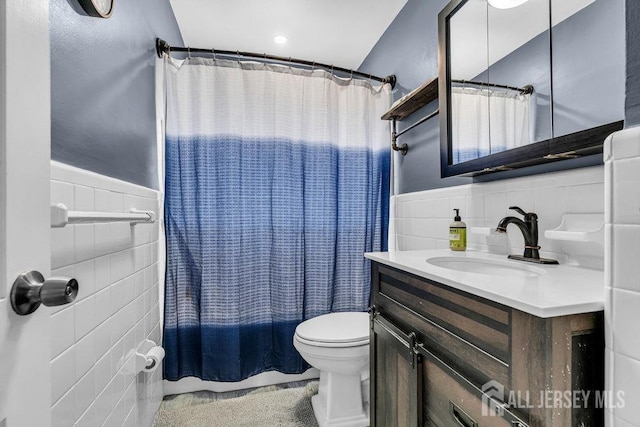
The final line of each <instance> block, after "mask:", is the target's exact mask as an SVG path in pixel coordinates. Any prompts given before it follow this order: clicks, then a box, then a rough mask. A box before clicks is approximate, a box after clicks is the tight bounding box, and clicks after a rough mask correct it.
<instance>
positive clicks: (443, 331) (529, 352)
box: [365, 250, 604, 427]
mask: <svg viewBox="0 0 640 427" xmlns="http://www.w3.org/2000/svg"><path fill="white" fill-rule="evenodd" d="M365 256H366V257H367V258H369V259H371V260H372V277H371V281H372V309H371V316H370V318H371V338H370V351H371V355H370V367H371V368H370V369H371V398H370V413H371V425H372V426H378V427H380V426H385V427H387V426H438V427H448V426H464V427H476V426H477V427H482V426H490V427H496V426H581V425H585V426H597V425H603V424H604V415H603V410H602V409H598V408H596V406H598V405H597V404H600V406H601V403H602V402H601V401H600V402H596V399H597V398H600V397H601V395H600V396H596V394H597V393H598V394H601V393H602V390H603V388H604V324H603V323H604V321H603V312H602V310H603V307H604V285H603V273H602V272H600V271H595V270H587V269H581V268H574V267H569V266H566V265H558V266H544V267H539V266H533V265H528V263H523V262H520V261H512V260H506V258H505V257H504V256H497V255H492V254H487V253H481V252H466V253H461V254H452V253H451V252H450V251H447V250H423V251H406V252H391V253H371V254H366V255H365Z"/></svg>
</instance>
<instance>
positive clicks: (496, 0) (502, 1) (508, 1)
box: [487, 0, 528, 9]
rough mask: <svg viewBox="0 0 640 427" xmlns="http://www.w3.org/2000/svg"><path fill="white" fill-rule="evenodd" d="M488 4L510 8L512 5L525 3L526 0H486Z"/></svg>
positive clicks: (499, 7)
mask: <svg viewBox="0 0 640 427" xmlns="http://www.w3.org/2000/svg"><path fill="white" fill-rule="evenodd" d="M487 1H488V2H489V4H490V5H491V6H493V7H495V8H496V9H511V8H512V7H516V6H520V5H521V4H524V3H526V2H527V1H528V0H487Z"/></svg>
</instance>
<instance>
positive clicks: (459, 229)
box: [449, 209, 467, 251]
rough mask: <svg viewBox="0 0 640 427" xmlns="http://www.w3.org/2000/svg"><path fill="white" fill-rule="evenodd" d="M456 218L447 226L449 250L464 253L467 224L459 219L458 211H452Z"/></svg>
mask: <svg viewBox="0 0 640 427" xmlns="http://www.w3.org/2000/svg"><path fill="white" fill-rule="evenodd" d="M454 211H456V216H455V217H454V218H453V222H452V223H451V225H449V248H450V249H451V250H452V251H464V250H466V249H467V224H465V223H464V222H462V218H460V209H454Z"/></svg>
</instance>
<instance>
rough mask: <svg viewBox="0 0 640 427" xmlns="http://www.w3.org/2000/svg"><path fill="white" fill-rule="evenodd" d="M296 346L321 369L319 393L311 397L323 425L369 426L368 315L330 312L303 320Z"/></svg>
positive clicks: (297, 334) (307, 359)
mask: <svg viewBox="0 0 640 427" xmlns="http://www.w3.org/2000/svg"><path fill="white" fill-rule="evenodd" d="M293 345H294V347H295V348H296V349H297V350H298V352H299V353H300V355H301V356H302V357H303V358H304V360H306V361H307V362H308V363H309V364H310V365H311V366H313V367H314V368H316V369H318V370H320V385H319V388H318V394H317V395H315V396H313V397H312V398H311V404H312V405H313V412H314V413H315V416H316V420H317V421H318V424H319V426H320V427H327V426H340V427H365V426H368V425H369V414H368V402H366V399H367V396H368V394H369V393H368V390H365V393H364V396H365V399H363V388H366V385H365V387H362V383H363V381H364V382H366V383H367V384H368V378H369V316H368V314H367V313H330V314H325V315H322V316H318V317H314V318H313V319H309V320H307V321H304V322H302V323H301V324H299V325H298V327H297V328H296V333H295V335H294V337H293Z"/></svg>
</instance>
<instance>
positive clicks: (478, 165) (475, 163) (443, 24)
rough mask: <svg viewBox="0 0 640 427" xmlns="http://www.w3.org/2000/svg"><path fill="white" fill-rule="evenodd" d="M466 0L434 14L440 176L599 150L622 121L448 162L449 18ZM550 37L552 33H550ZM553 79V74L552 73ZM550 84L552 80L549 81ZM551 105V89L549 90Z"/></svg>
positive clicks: (501, 168)
mask: <svg viewBox="0 0 640 427" xmlns="http://www.w3.org/2000/svg"><path fill="white" fill-rule="evenodd" d="M467 1H468V0H452V1H451V2H450V3H449V4H448V5H447V6H445V8H444V9H442V11H441V12H440V13H439V14H438V96H439V106H440V175H441V177H442V178H446V177H450V176H457V175H464V176H475V175H482V174H487V173H492V172H500V171H505V170H511V169H517V168H522V167H526V166H533V165H539V164H542V163H549V162H555V161H558V160H566V159H574V158H577V157H582V156H588V155H592V154H602V146H603V144H604V140H605V138H607V136H609V135H610V134H612V133H613V132H615V131H618V130H621V129H622V128H623V127H624V121H623V120H620V121H617V122H612V123H608V124H605V125H602V126H597V127H594V128H590V129H586V130H583V131H579V132H575V133H572V134H568V135H563V136H559V137H555V138H551V139H548V140H545V141H540V142H534V143H531V144H529V145H526V146H523V147H518V148H513V149H511V150H506V151H502V152H500V153H495V154H490V155H488V156H484V157H480V158H477V159H474V160H469V161H466V162H462V163H457V164H452V162H451V159H452V154H451V144H449V135H451V120H450V117H451V114H450V102H449V99H450V95H451V92H450V88H451V73H450V69H449V63H450V56H449V50H448V49H447V47H448V45H449V19H450V18H451V16H452V15H453V14H454V13H456V12H457V11H458V10H459V9H460V8H461V7H462V6H463V5H464V4H465V3H466V2H467ZM551 37H553V35H552V36H551ZM552 79H553V77H552ZM552 87H553V82H552ZM551 100H552V104H551V108H553V93H551Z"/></svg>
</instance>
